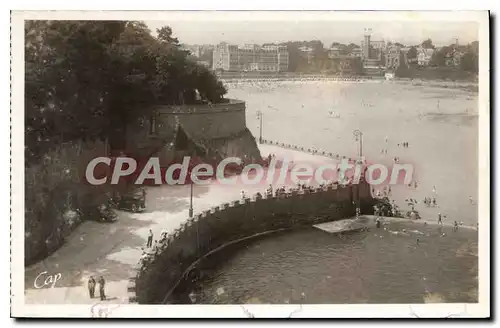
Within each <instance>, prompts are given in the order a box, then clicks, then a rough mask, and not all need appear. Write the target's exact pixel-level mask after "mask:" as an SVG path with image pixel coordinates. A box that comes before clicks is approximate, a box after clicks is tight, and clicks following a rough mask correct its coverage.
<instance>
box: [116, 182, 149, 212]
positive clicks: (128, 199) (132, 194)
mask: <svg viewBox="0 0 500 328" xmlns="http://www.w3.org/2000/svg"><path fill="white" fill-rule="evenodd" d="M116 207H117V208H118V209H120V210H124V211H129V212H134V213H138V212H143V211H144V210H146V189H144V188H138V189H134V190H132V191H129V192H127V193H124V194H122V195H120V196H118V199H117V200H116Z"/></svg>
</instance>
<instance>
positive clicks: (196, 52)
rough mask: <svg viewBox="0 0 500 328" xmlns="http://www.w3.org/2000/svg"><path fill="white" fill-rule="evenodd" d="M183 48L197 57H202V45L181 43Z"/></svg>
mask: <svg viewBox="0 0 500 328" xmlns="http://www.w3.org/2000/svg"><path fill="white" fill-rule="evenodd" d="M181 49H182V50H186V51H189V54H190V55H192V56H195V57H198V58H199V57H200V54H201V53H200V46H198V45H196V44H195V45H190V44H181Z"/></svg>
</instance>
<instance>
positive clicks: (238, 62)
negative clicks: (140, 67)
mask: <svg viewBox="0 0 500 328" xmlns="http://www.w3.org/2000/svg"><path fill="white" fill-rule="evenodd" d="M288 61H289V58H288V50H287V48H286V46H264V47H261V46H259V45H255V44H245V45H242V46H236V45H230V44H227V43H221V44H218V45H217V46H215V48H214V51H213V65H212V67H213V69H214V70H225V71H262V72H280V71H287V70H288Z"/></svg>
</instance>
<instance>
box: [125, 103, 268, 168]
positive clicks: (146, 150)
mask: <svg viewBox="0 0 500 328" xmlns="http://www.w3.org/2000/svg"><path fill="white" fill-rule="evenodd" d="M245 110H246V105H245V102H244V101H241V100H235V99H227V102H225V103H218V104H213V105H207V104H200V105H183V106H156V107H155V115H153V117H151V118H150V119H149V120H143V121H138V122H136V124H134V125H131V126H129V127H128V128H127V149H128V150H129V151H130V152H131V153H136V154H145V155H146V156H158V157H160V162H163V163H170V162H171V160H172V158H173V156H175V155H176V154H177V155H178V154H179V152H181V153H182V152H183V151H189V150H190V149H188V147H189V143H192V144H193V145H194V146H195V147H192V148H191V150H192V149H193V148H196V149H202V150H203V151H204V153H205V154H204V155H205V156H208V157H211V158H213V159H219V160H220V159H222V158H226V157H239V158H241V159H245V158H246V159H247V160H248V161H260V160H261V156H260V152H259V149H258V147H257V143H256V141H255V138H254V137H253V136H252V134H251V132H250V130H248V128H247V126H246V117H245ZM180 130H181V131H180ZM179 134H182V135H183V136H185V137H187V138H186V139H187V140H188V143H184V144H182V143H181V142H179ZM182 155H186V154H185V153H182ZM190 155H193V154H191V153H190Z"/></svg>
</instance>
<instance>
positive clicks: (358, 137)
mask: <svg viewBox="0 0 500 328" xmlns="http://www.w3.org/2000/svg"><path fill="white" fill-rule="evenodd" d="M352 133H353V134H354V136H355V137H356V141H359V158H360V159H361V157H363V132H361V131H360V130H354V131H353V132H352Z"/></svg>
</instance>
